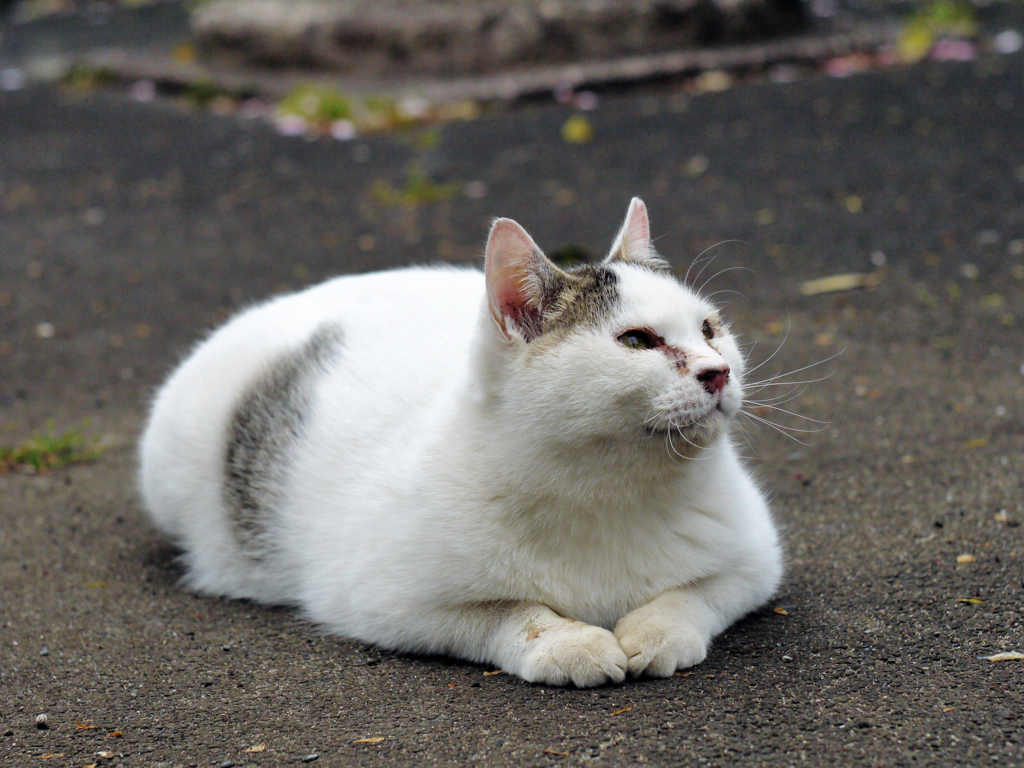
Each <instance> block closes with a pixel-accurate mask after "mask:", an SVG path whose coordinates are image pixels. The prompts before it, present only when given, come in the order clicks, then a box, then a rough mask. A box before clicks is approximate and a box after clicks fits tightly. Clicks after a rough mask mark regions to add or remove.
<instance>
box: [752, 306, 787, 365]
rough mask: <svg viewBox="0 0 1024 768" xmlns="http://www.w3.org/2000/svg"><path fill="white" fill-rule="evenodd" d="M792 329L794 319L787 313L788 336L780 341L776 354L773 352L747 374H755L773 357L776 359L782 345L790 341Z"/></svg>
mask: <svg viewBox="0 0 1024 768" xmlns="http://www.w3.org/2000/svg"><path fill="white" fill-rule="evenodd" d="M792 327H793V318H792V317H790V316H789V313H788V312H787V313H786V335H785V336H783V337H782V341H780V342H779V346H777V347H776V348H775V351H774V352H772V353H771V354H770V355H768V357H767V359H765V360H762V361H761V362H760V363H758V364H757V365H755V366H754V367H753V368H751V369H750V370H749V371H747V373H748V374H750V373H753V372H754V371H756V370H757V369H758V368H760V367H761V366H762V365H765V364H766V363H767V362H768V361H769V360H771V359H772V358H773V357H775V356H776V355H777V354H779V350H780V349H782V345H783V344H785V343H786V339H788V338H789V331H790V329H791V328H792ZM793 373H796V371H793ZM774 378H778V377H777V376H776V377H774Z"/></svg>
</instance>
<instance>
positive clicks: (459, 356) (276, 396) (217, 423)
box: [141, 201, 781, 685]
mask: <svg viewBox="0 0 1024 768" xmlns="http://www.w3.org/2000/svg"><path fill="white" fill-rule="evenodd" d="M709 331H710V333H711V337H710V338H707V337H708V333H709ZM629 334H632V335H629ZM638 339H639V341H638ZM742 368H743V361H742V357H741V356H740V353H739V352H738V349H737V348H736V345H735V343H734V341H733V339H732V337H731V336H730V335H729V333H728V331H727V329H726V328H725V327H724V326H723V325H722V324H721V322H720V320H718V317H717V313H716V312H715V311H714V308H713V307H712V306H711V305H710V304H708V303H707V302H705V301H703V300H701V299H698V298H697V297H696V296H695V295H693V294H692V293H691V292H690V291H689V289H687V288H684V287H682V286H681V285H679V284H678V283H677V282H676V281H675V280H674V279H673V278H672V277H671V276H670V275H668V274H667V272H666V271H665V270H664V269H663V265H662V264H661V262H660V261H658V260H657V259H656V257H654V256H653V252H652V251H651V250H650V245H649V233H648V229H647V218H646V211H645V210H644V208H643V205H642V203H640V202H639V201H634V204H633V205H632V206H631V208H630V213H629V215H628V216H627V221H626V225H625V226H624V227H623V231H622V232H621V233H620V236H619V239H618V240H617V242H616V246H615V247H614V248H613V253H612V256H611V257H610V258H609V260H607V261H606V262H605V263H604V264H602V265H599V266H588V267H584V268H582V269H581V270H579V271H577V272H571V273H565V272H562V271H561V270H558V269H557V268H556V267H554V266H553V265H551V264H550V262H547V260H546V259H544V257H543V256H542V255H541V254H540V253H539V251H538V250H537V249H536V246H534V245H533V242H532V240H530V238H529V236H528V235H526V233H525V232H523V231H522V229H521V228H519V227H518V225H516V224H514V223H513V222H509V221H507V220H501V221H499V222H498V223H497V224H496V225H495V227H494V229H493V230H492V233H491V238H490V241H489V243H488V252H487V265H486V275H485V274H481V273H479V272H476V271H473V270H459V269H453V268H433V269H428V268H414V269H406V270H398V271H394V272H385V273H377V274H371V275H364V276H358V277H345V278H338V279H335V280H332V281H330V282H327V283H325V284H322V285H320V286H317V287H314V288H311V289H309V290H307V291H304V292H302V293H299V294H295V295H292V296H288V297H284V298H280V299H276V300H274V301H271V302H269V303H267V304H265V305H262V306H259V307H256V308H254V309H252V310H249V311H248V312H245V313H243V314H242V315H240V316H238V317H237V318H235V319H234V320H233V321H232V322H230V323H229V324H228V325H227V326H225V327H224V328H223V329H221V330H220V331H218V332H217V333H216V334H214V335H213V336H212V337H211V338H210V339H209V340H207V341H206V342H204V343H203V344H201V345H200V346H199V348H198V349H197V350H196V351H195V353H194V354H193V355H192V356H191V357H190V358H189V359H188V360H187V361H186V362H185V364H184V365H182V367H181V368H180V369H179V370H178V371H177V372H176V373H175V375H174V376H173V377H172V378H171V380H170V381H169V382H168V383H167V384H166V385H165V387H164V389H163V390H161V392H160V394H159V395H158V397H157V400H156V402H155V404H154V408H153V414H152V417H151V420H150V423H149V426H148V428H147V431H146V434H145V436H144V438H143V441H142V452H141V455H142V488H143V493H144V496H145V500H146V502H147V506H148V508H149V510H150V513H151V515H152V517H153V519H154V521H155V522H156V523H157V525H158V526H159V527H160V528H161V529H162V530H163V531H164V532H165V533H167V534H168V535H169V536H170V537H172V538H173V539H174V540H175V541H176V542H178V543H179V544H180V545H181V546H182V547H183V549H184V550H185V561H186V563H187V567H188V571H189V573H188V577H187V578H188V581H189V583H190V585H191V586H193V587H194V588H196V589H198V590H200V591H203V592H208V593H212V594H222V595H229V596H233V597H243V598H252V599H256V600H260V601H264V602H269V603H288V604H294V605H298V606H300V607H301V608H302V609H303V611H304V612H305V613H306V615H308V616H309V617H310V618H311V619H312V620H314V621H316V622H318V623H319V624H322V625H323V626H325V627H326V628H327V629H329V630H331V631H334V632H337V633H340V634H343V635H345V636H348V637H352V638H357V639H361V640H366V641H369V642H373V643H377V644H380V645H382V646H385V647H389V648H395V649H402V650H409V651H418V652H431V653H446V654H451V655H455V656H460V657H463V658H468V659H472V660H475V661H482V662H489V663H493V664H496V665H499V666H502V667H503V668H505V669H507V670H508V671H510V672H513V673H516V674H519V675H521V676H522V677H524V678H526V679H529V680H536V681H541V682H548V683H553V684H564V683H569V682H572V683H575V684H577V685H595V684H600V683H603V682H607V681H619V680H621V679H622V678H623V677H624V675H625V673H626V672H627V671H630V672H632V673H636V674H640V673H647V674H652V675H668V674H671V673H672V672H673V671H675V669H677V668H680V667H683V666H689V665H691V664H695V663H697V662H699V661H701V660H702V659H703V658H704V655H705V653H706V648H707V645H708V643H709V641H710V639H711V637H713V636H714V635H715V634H717V633H719V632H721V631H722V630H723V629H725V627H726V626H728V625H729V624H730V623H732V622H733V621H734V620H735V619H736V618H738V617H739V616H741V615H743V614H744V613H746V612H748V611H749V610H751V609H753V608H755V607H757V606H759V605H760V604H762V603H763V602H764V601H765V600H766V599H767V598H768V597H770V595H771V594H772V592H773V591H774V589H775V587H776V585H777V583H778V580H779V577H780V573H781V565H780V559H781V558H780V551H779V547H778V543H777V538H776V534H775V532H774V529H773V526H772V523H771V519H770V516H769V513H768V510H767V507H766V505H765V502H764V501H763V499H762V496H761V494H760V492H759V491H758V490H757V488H756V487H755V485H754V483H753V482H752V481H751V480H750V478H749V475H748V474H747V472H746V471H745V470H744V469H743V467H742V466H741V465H740V463H739V460H738V459H737V456H736V453H735V451H734V449H733V447H732V444H731V442H730V439H729V434H728V432H729V423H730V421H731V418H732V417H733V416H734V415H735V413H736V412H737V411H738V409H739V407H740V398H741V391H740V387H739V384H738V380H739V378H740V375H741V374H742ZM609 630H614V634H613V633H612V632H611V631H609Z"/></svg>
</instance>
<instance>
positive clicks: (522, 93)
mask: <svg viewBox="0 0 1024 768" xmlns="http://www.w3.org/2000/svg"><path fill="white" fill-rule="evenodd" d="M899 29H900V28H899V25H897V24H892V23H879V24H874V25H864V26H862V27H860V28H858V29H857V30H854V31H851V32H845V33H837V34H833V35H829V36H825V37H820V36H812V35H808V36H801V37H793V38H787V39H784V40H776V41H770V42H764V43H758V44H752V45H737V46H728V47H723V48H715V49H697V50H681V51H669V52H665V53H659V54H650V55H641V56H624V57H618V58H609V59H606V60H589V61H579V62H575V63H571V64H560V65H548V66H540V67H522V68H518V69H511V70H508V71H504V72H500V73H491V74H487V75H481V76H468V75H467V76H462V77H452V78H444V77H412V78H411V77H405V78H399V77H376V78H374V77H354V76H341V75H334V74H327V73H323V72H320V73H315V72H309V71H303V70H299V71H296V70H268V69H261V68H253V67H231V68H225V67H218V66H210V65H207V64H204V63H199V62H193V63H182V62H179V61H175V60H173V59H172V58H170V57H166V56H161V55H153V54H147V53H144V52H139V51H131V50H114V49H109V50H98V51H92V52H90V53H88V54H86V55H85V56H84V57H83V58H82V63H83V64H84V65H85V66H87V67H93V68H96V69H102V70H105V71H108V72H111V73H115V74H116V76H117V77H119V78H121V79H123V80H125V81H132V80H153V81H154V82H157V83H160V84H162V85H168V86H171V87H184V86H188V85H190V84H196V83H203V84H207V85H211V86H214V87H215V88H217V89H219V90H223V91H227V92H230V93H247V92H249V93H255V94H259V95H261V96H264V97H267V98H271V99H279V98H283V97H284V96H286V95H288V94H289V93H290V92H292V91H293V90H294V89H295V88H297V87H299V86H301V85H318V86H324V87H328V88H331V89H333V90H336V91H339V92H343V93H348V94H352V95H359V94H377V95H386V96H395V97H401V96H417V97H420V98H424V99H427V100H428V101H431V102H450V101H454V100H458V99H480V100H485V101H486V100H512V99H518V98H528V97H531V96H535V95H538V94H543V93H548V92H551V91H553V90H556V89H566V88H568V89H580V88H588V87H598V86H607V85H614V84H618V83H634V82H644V81H650V80H655V79H658V78H664V77H673V76H680V75H686V74H688V73H697V72H703V71H708V70H714V69H722V70H737V69H739V70H742V69H748V68H764V67H768V66H771V65H772V64H775V63H782V62H785V63H799V62H809V63H813V62H818V61H821V60H822V59H825V58H829V57H833V56H842V55H846V54H850V53H854V52H858V51H864V50H869V49H874V48H877V47H879V46H882V45H885V44H887V43H891V42H893V41H894V40H895V39H896V38H897V36H898V34H899Z"/></svg>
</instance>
